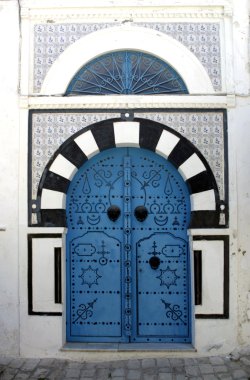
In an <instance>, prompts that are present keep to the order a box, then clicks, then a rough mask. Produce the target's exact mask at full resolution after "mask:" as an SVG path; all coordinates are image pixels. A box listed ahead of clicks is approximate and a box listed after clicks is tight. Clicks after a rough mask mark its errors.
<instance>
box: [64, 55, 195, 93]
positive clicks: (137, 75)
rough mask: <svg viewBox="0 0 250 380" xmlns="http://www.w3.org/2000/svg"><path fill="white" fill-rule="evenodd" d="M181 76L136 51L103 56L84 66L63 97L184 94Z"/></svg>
mask: <svg viewBox="0 0 250 380" xmlns="http://www.w3.org/2000/svg"><path fill="white" fill-rule="evenodd" d="M187 93H188V90H187V87H186V85H185V83H184V81H183V80H182V78H181V77H180V75H179V74H178V73H177V72H176V71H175V70H174V69H173V68H172V67H171V66H169V65H168V64H167V63H166V62H164V61H162V60H161V59H159V58H157V57H155V56H152V55H149V54H146V53H142V52H137V51H118V52H112V53H109V54H105V55H102V56H100V57H98V58H96V59H94V60H92V61H91V62H89V63H88V64H87V65H85V66H83V67H82V68H81V69H80V70H79V71H78V73H77V74H76V75H75V76H74V78H73V79H72V81H71V82H70V84H69V86H68V88H67V91H66V95H108V94H109V95H112V94H127V95H130V94H138V95H152V94H187Z"/></svg>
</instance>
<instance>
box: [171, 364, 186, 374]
mask: <svg viewBox="0 0 250 380" xmlns="http://www.w3.org/2000/svg"><path fill="white" fill-rule="evenodd" d="M172 371H173V372H174V373H185V367H184V366H183V365H180V366H174V367H172Z"/></svg>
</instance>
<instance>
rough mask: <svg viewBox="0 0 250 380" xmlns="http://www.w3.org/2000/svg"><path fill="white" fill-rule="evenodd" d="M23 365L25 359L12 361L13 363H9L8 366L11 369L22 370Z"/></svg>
mask: <svg viewBox="0 0 250 380" xmlns="http://www.w3.org/2000/svg"><path fill="white" fill-rule="evenodd" d="M23 363H24V361H23V359H21V358H17V359H13V360H11V362H10V363H9V365H8V366H9V367H10V368H18V369H20V368H21V367H22V365H23Z"/></svg>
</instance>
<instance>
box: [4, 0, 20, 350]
mask: <svg viewBox="0 0 250 380" xmlns="http://www.w3.org/2000/svg"><path fill="white" fill-rule="evenodd" d="M0 46H1V63H0V67H1V69H0V99H1V101H0V104H1V106H0V130H1V132H0V133H1V137H0V163H1V180H0V183H1V186H0V188H1V196H0V210H1V211H0V260H1V264H0V354H1V355H18V354H19V309H18V305H19V299H18V277H19V274H18V154H19V114H18V77H19V25H18V6H17V2H16V1H1V2H0Z"/></svg>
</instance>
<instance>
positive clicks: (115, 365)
mask: <svg viewBox="0 0 250 380" xmlns="http://www.w3.org/2000/svg"><path fill="white" fill-rule="evenodd" d="M109 366H110V367H112V368H124V367H126V360H116V361H115V362H112V363H109Z"/></svg>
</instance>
